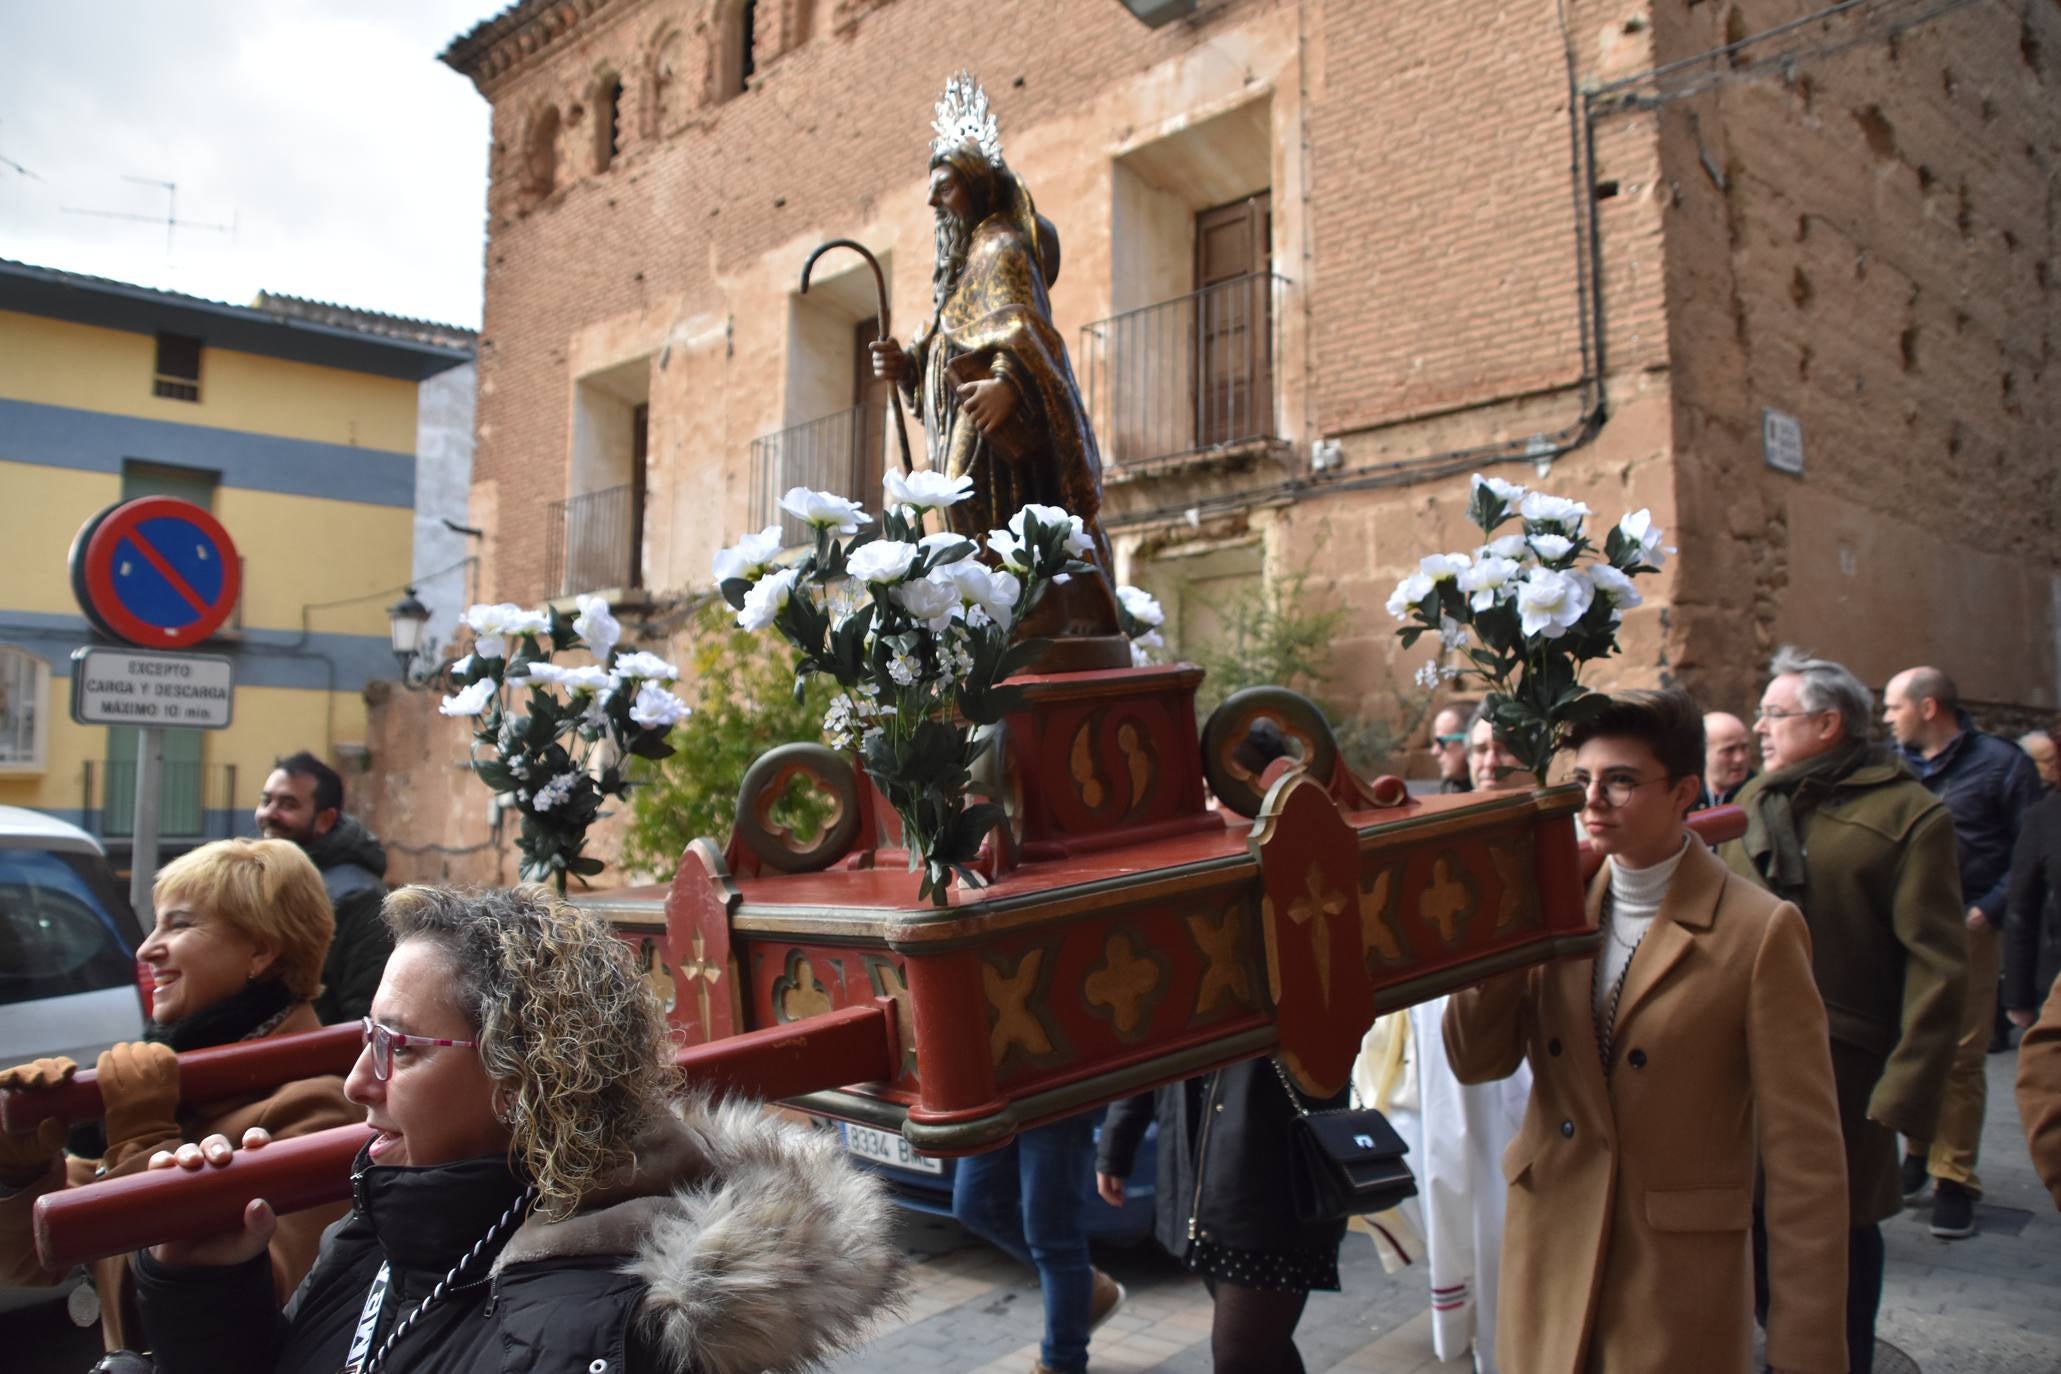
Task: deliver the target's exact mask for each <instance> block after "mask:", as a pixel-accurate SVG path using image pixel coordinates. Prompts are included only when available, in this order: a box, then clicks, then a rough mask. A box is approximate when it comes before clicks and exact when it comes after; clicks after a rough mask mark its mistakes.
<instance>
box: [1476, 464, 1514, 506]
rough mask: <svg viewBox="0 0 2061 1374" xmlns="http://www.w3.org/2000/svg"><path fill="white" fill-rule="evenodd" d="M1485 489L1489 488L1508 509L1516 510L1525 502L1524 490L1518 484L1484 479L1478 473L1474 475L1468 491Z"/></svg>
mask: <svg viewBox="0 0 2061 1374" xmlns="http://www.w3.org/2000/svg"><path fill="white" fill-rule="evenodd" d="M1483 487H1487V488H1488V489H1489V491H1490V492H1491V493H1492V494H1493V495H1494V496H1495V498H1496V499H1497V500H1498V501H1501V502H1502V503H1503V504H1504V505H1505V506H1508V507H1513V508H1514V507H1515V506H1516V505H1517V504H1518V503H1519V502H1520V501H1522V500H1524V488H1523V487H1520V486H1518V485H1517V483H1515V482H1506V481H1504V480H1503V479H1502V478H1500V477H1484V476H1482V475H1481V474H1480V473H1478V472H1477V473H1475V474H1474V481H1473V482H1472V483H1471V484H1470V486H1469V487H1468V490H1469V491H1480V490H1481V489H1482V488H1483Z"/></svg>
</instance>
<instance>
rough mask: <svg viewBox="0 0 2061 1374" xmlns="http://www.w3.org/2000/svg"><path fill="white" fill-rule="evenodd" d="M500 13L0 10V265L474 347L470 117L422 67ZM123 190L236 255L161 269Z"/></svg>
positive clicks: (477, 245) (418, 0) (478, 156)
mask: <svg viewBox="0 0 2061 1374" xmlns="http://www.w3.org/2000/svg"><path fill="white" fill-rule="evenodd" d="M506 2H507V0H169V2H168V0H112V2H108V0H103V2H102V3H91V4H87V3H79V4H74V3H49V0H0V32H4V35H5V36H4V38H0V159H5V161H0V257H6V258H13V259H16V260H17V261H21V262H29V263H35V264H38V265H41V266H48V267H61V268H66V269H68V270H71V271H75V272H89V273H92V274H94V275H96V276H102V277H113V278H116V279H118V280H122V281H132V282H140V283H143V284H144V285H148V286H157V287H165V288H169V289H171V290H176V291H185V292H189V293H191V294H194V295H198V296H207V297H210V298H213V299H216V300H226V301H232V302H236V303H247V302H248V301H249V300H250V299H251V298H252V297H253V296H255V295H256V294H257V292H258V291H259V289H260V288H262V289H265V290H269V291H275V292H281V293H284V294H287V295H294V296H309V297H314V298H316V299H319V300H327V301H335V302H337V303H339V304H342V305H351V306H358V307H361V308H365V309H371V310H383V311H387V312H389V313H391V314H397V315H411V316H416V317H419V318H424V319H432V320H439V321H443V322H446V323H449V324H456V325H463V326H467V327H469V328H477V327H478V325H479V320H480V276H481V262H482V252H483V241H484V236H485V224H486V176H487V140H488V124H487V113H488V111H487V104H486V101H484V100H482V99H481V98H480V96H479V94H478V93H477V92H476V91H474V90H473V88H472V83H471V82H469V81H467V80H466V79H465V78H463V77H461V76H459V75H458V74H457V73H456V72H454V71H452V70H451V69H450V68H448V67H446V66H444V65H443V64H442V63H441V62H439V61H437V53H438V52H440V51H442V49H443V47H444V45H445V44H446V43H448V42H449V41H450V40H451V39H452V38H453V37H455V36H457V35H458V34H460V33H462V32H464V31H465V30H467V29H469V28H471V27H472V26H473V25H474V24H475V23H477V22H479V21H480V20H482V19H485V18H488V17H489V16H491V15H493V14H494V13H496V12H498V11H499V10H500V9H501V8H502V6H503V5H504V4H505V3H506ZM18 168H19V169H21V170H18ZM125 177H143V178H148V179H149V180H151V181H154V182H164V181H171V182H176V183H178V214H179V218H181V219H190V220H195V221H201V222H205V223H209V224H223V225H227V224H230V223H232V221H233V223H234V225H235V233H234V235H233V237H232V236H231V235H230V234H228V233H217V232H212V231H208V230H204V229H197V228H194V229H179V230H176V231H175V232H174V235H173V238H172V244H171V248H170V251H169V252H168V251H167V248H166V234H165V226H164V225H163V223H162V222H161V221H162V219H163V216H164V214H165V208H166V199H167V198H166V193H165V190H164V188H163V187H162V186H155V185H137V184H135V183H133V182H130V181H126V180H124V178H125ZM66 207H76V208H80V209H92V210H113V211H121V212H125V213H129V214H139V215H149V216H153V217H155V218H156V219H158V220H159V221H160V222H158V223H154V224H153V223H141V222H136V221H129V220H117V219H104V218H95V217H91V216H86V215H77V214H67V213H65V212H64V211H65V208H66Z"/></svg>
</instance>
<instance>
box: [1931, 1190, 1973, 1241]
mask: <svg viewBox="0 0 2061 1374" xmlns="http://www.w3.org/2000/svg"><path fill="white" fill-rule="evenodd" d="M1932 1234H1933V1235H1935V1236H1938V1237H1939V1238H1940V1239H1941V1240H1961V1239H1963V1238H1964V1237H1967V1236H1972V1235H1974V1234H1975V1194H1973V1193H1971V1192H1969V1191H1968V1190H1967V1189H1966V1188H1963V1187H1962V1186H1961V1185H1960V1184H1958V1183H1956V1182H1954V1181H1953V1180H1952V1179H1950V1178H1943V1179H1941V1180H1940V1181H1939V1187H1938V1188H1936V1189H1934V1190H1933V1196H1932Z"/></svg>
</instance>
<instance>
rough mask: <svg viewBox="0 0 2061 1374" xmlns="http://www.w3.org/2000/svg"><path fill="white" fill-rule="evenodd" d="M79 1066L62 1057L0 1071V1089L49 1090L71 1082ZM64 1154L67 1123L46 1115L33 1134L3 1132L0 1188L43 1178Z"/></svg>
mask: <svg viewBox="0 0 2061 1374" xmlns="http://www.w3.org/2000/svg"><path fill="white" fill-rule="evenodd" d="M78 1071H79V1066H78V1065H77V1064H74V1063H73V1062H72V1061H71V1060H69V1059H66V1058H64V1057H63V1056H62V1055H59V1056H57V1057H56V1058H52V1059H38V1060H35V1061H33V1062H31V1063H27V1064H17V1065H16V1066H15V1067H13V1068H11V1069H0V1088H50V1087H55V1086H56V1085H57V1084H59V1083H63V1082H65V1081H66V1080H68V1079H69V1078H70V1077H71V1076H72V1075H73V1074H75V1073H77V1072H78ZM63 1151H64V1123H63V1122H62V1121H59V1120H58V1119H57V1118H56V1117H54V1116H46V1117H44V1118H43V1119H42V1120H41V1121H38V1122H37V1123H36V1128H35V1129H34V1130H33V1131H0V1185H4V1186H6V1187H9V1188H26V1187H28V1186H29V1185H30V1184H31V1183H34V1182H35V1181H36V1180H37V1179H39V1178H41V1177H43V1175H44V1173H45V1172H46V1171H47V1170H48V1169H49V1168H50V1161H52V1160H54V1159H56V1158H57V1157H58V1155H60V1154H61V1153H63Z"/></svg>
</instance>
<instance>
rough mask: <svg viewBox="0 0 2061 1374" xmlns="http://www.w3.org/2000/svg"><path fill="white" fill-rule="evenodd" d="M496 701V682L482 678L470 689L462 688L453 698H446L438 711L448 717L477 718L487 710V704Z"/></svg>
mask: <svg viewBox="0 0 2061 1374" xmlns="http://www.w3.org/2000/svg"><path fill="white" fill-rule="evenodd" d="M493 699H494V681H493V679H492V678H484V677H483V678H481V679H480V680H479V681H478V682H475V683H473V684H472V685H471V686H470V687H460V688H459V689H458V691H457V693H456V694H455V695H453V696H448V697H445V698H444V704H443V705H441V706H439V707H437V710H438V711H440V712H441V713H443V714H444V715H447V716H476V715H478V714H479V713H480V712H482V711H484V710H486V709H487V703H488V702H490V701H492V700H493Z"/></svg>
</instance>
